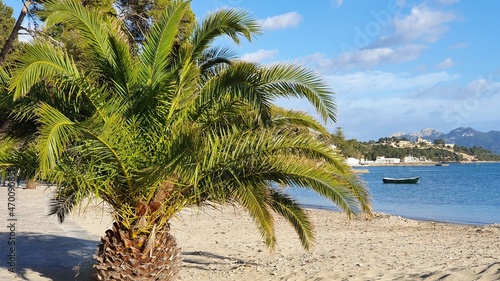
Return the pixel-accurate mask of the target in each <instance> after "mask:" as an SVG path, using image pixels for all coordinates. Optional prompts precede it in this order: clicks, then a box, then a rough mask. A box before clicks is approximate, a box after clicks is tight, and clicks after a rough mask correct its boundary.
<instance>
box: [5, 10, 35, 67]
mask: <svg viewBox="0 0 500 281" xmlns="http://www.w3.org/2000/svg"><path fill="white" fill-rule="evenodd" d="M30 5H31V1H24V6H23V8H22V9H21V13H20V14H19V17H18V18H17V21H16V24H15V25H14V28H13V29H12V32H11V33H10V35H9V38H8V39H7V42H5V45H4V46H3V48H2V51H1V52H0V65H2V64H3V62H4V61H5V58H6V57H7V54H8V53H9V51H10V50H11V49H12V44H13V43H14V39H16V36H17V33H18V32H19V30H21V25H22V24H23V21H24V18H25V17H26V15H27V14H28V8H29V6H30Z"/></svg>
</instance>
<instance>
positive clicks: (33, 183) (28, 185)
mask: <svg viewBox="0 0 500 281" xmlns="http://www.w3.org/2000/svg"><path fill="white" fill-rule="evenodd" d="M38 185H39V183H38V182H37V181H33V180H28V181H26V189H36V187H37V186H38Z"/></svg>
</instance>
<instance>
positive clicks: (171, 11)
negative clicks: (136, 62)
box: [141, 1, 189, 84]
mask: <svg viewBox="0 0 500 281" xmlns="http://www.w3.org/2000/svg"><path fill="white" fill-rule="evenodd" d="M188 3H189V2H184V1H173V3H171V5H169V8H168V9H167V11H166V12H165V13H164V14H163V15H162V16H161V17H160V19H159V20H158V22H157V23H156V24H155V25H154V26H153V28H152V29H151V30H150V32H149V34H148V36H147V38H146V42H145V44H144V48H143V51H142V53H141V61H142V66H143V67H144V70H143V72H146V73H147V74H145V75H144V76H145V77H144V79H145V80H144V84H155V83H158V82H157V79H158V78H159V77H158V74H159V73H162V72H164V71H165V69H166V68H167V66H168V64H169V56H170V55H171V51H172V46H173V44H174V42H175V37H176V35H177V33H178V30H179V23H180V21H181V18H182V15H183V14H184V11H185V10H186V7H187V6H188Z"/></svg>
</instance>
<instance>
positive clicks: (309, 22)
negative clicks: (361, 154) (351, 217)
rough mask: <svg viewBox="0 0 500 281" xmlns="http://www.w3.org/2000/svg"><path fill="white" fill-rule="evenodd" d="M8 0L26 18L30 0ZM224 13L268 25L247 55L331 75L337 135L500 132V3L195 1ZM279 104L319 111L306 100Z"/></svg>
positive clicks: (200, 8)
mask: <svg viewBox="0 0 500 281" xmlns="http://www.w3.org/2000/svg"><path fill="white" fill-rule="evenodd" d="M4 3H6V4H7V5H11V6H18V7H15V8H16V12H15V15H16V16H17V14H18V10H19V8H20V5H21V1H20V0H9V1H4ZM221 7H232V8H241V9H244V10H247V11H249V12H250V13H251V14H252V15H253V16H254V17H255V18H256V19H258V20H259V22H260V23H261V25H262V29H263V35H262V36H260V37H258V38H256V39H255V40H253V42H251V43H248V42H244V43H243V45H242V46H240V47H235V49H236V50H237V52H238V53H239V54H240V55H241V57H242V58H243V59H246V60H251V61H255V62H259V63H262V64H272V63H275V62H283V61H287V62H293V63H298V64H303V65H305V66H307V67H309V68H311V69H314V70H315V71H317V73H319V74H320V75H321V76H322V77H323V79H324V80H325V81H326V82H327V83H328V85H329V86H330V87H331V89H332V90H333V91H334V92H335V93H336V94H335V96H336V101H337V104H338V107H339V110H338V115H337V119H338V120H337V123H331V124H327V126H328V128H329V129H330V131H332V132H333V130H334V128H335V127H342V128H343V129H344V133H345V134H346V136H347V137H348V138H356V139H358V140H370V139H374V140H377V139H378V138H379V137H384V136H390V135H391V134H392V133H395V132H399V131H404V132H407V133H409V132H413V131H419V130H421V129H424V128H435V129H437V130H439V131H442V132H445V133H447V132H449V131H450V130H452V129H455V128H457V127H473V128H475V129H477V130H480V131H490V130H500V114H499V111H500V110H499V109H498V107H499V106H500V56H499V55H500V49H499V48H498V46H499V45H500V44H499V43H500V42H499V41H500V36H499V35H498V26H500V17H499V16H498V11H499V10H500V1H495V0H485V1H481V3H478V2H477V1H465V0H461V1H460V0H428V1H410V0H408V1H404V0H388V1H368V0H365V1H361V0H315V1H266V2H263V1H249V0H247V1H242V0H193V1H192V8H193V10H194V12H195V14H196V16H197V18H199V19H201V18H203V17H204V16H206V15H207V13H209V12H210V11H213V10H215V9H218V8H221ZM218 43H220V44H225V43H228V41H225V40H221V41H220V42H218ZM277 103H278V104H279V105H281V106H283V107H287V108H293V109H298V110H305V111H308V112H311V113H312V112H313V111H312V108H311V107H310V106H308V104H307V103H306V102H304V101H300V100H279V101H277Z"/></svg>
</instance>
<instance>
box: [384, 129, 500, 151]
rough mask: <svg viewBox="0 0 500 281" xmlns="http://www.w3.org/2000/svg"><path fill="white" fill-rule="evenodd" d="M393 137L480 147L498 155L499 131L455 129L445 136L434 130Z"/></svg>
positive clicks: (499, 146) (396, 134)
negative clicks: (485, 131)
mask: <svg viewBox="0 0 500 281" xmlns="http://www.w3.org/2000/svg"><path fill="white" fill-rule="evenodd" d="M392 136H394V137H401V138H402V137H405V138H407V139H408V140H411V141H416V140H417V138H422V139H425V140H428V141H434V140H435V139H444V140H445V142H446V143H452V144H456V145H459V146H465V147H469V148H470V147H474V146H478V147H482V148H486V149H488V150H491V151H493V152H495V153H496V154H500V131H489V132H487V133H484V132H480V131H476V130H474V129H473V128H469V127H467V128H463V127H460V128H456V129H455V130H453V131H451V132H449V133H447V134H445V133H442V132H439V131H436V130H434V129H423V130H422V131H420V132H413V133H409V134H405V133H402V132H399V133H395V134H393V135H392Z"/></svg>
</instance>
